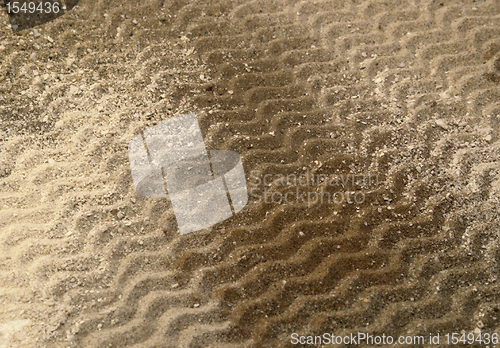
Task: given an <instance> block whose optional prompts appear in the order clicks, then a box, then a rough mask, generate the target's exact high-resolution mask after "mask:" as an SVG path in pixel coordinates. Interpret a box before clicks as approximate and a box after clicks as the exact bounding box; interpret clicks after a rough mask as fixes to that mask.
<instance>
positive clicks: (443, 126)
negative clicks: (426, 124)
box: [436, 119, 448, 130]
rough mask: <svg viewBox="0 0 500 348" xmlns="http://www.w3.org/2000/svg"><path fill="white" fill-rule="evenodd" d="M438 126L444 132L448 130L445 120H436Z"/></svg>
mask: <svg viewBox="0 0 500 348" xmlns="http://www.w3.org/2000/svg"><path fill="white" fill-rule="evenodd" d="M436 124H437V125H438V126H439V127H441V128H443V129H444V130H448V124H447V123H446V121H445V120H443V119H439V120H436Z"/></svg>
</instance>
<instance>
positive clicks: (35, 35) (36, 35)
mask: <svg viewBox="0 0 500 348" xmlns="http://www.w3.org/2000/svg"><path fill="white" fill-rule="evenodd" d="M33 36H34V37H35V39H38V38H39V37H40V32H39V31H38V29H33Z"/></svg>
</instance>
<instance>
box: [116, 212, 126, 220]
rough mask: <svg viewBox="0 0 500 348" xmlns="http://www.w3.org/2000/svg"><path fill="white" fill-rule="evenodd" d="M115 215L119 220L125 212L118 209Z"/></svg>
mask: <svg viewBox="0 0 500 348" xmlns="http://www.w3.org/2000/svg"><path fill="white" fill-rule="evenodd" d="M116 217H117V218H118V219H120V220H121V219H123V218H124V217H125V214H123V212H121V211H120V212H118V214H116Z"/></svg>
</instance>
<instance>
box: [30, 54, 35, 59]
mask: <svg viewBox="0 0 500 348" xmlns="http://www.w3.org/2000/svg"><path fill="white" fill-rule="evenodd" d="M30 59H31V60H35V59H36V52H33V53H31V54H30Z"/></svg>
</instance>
